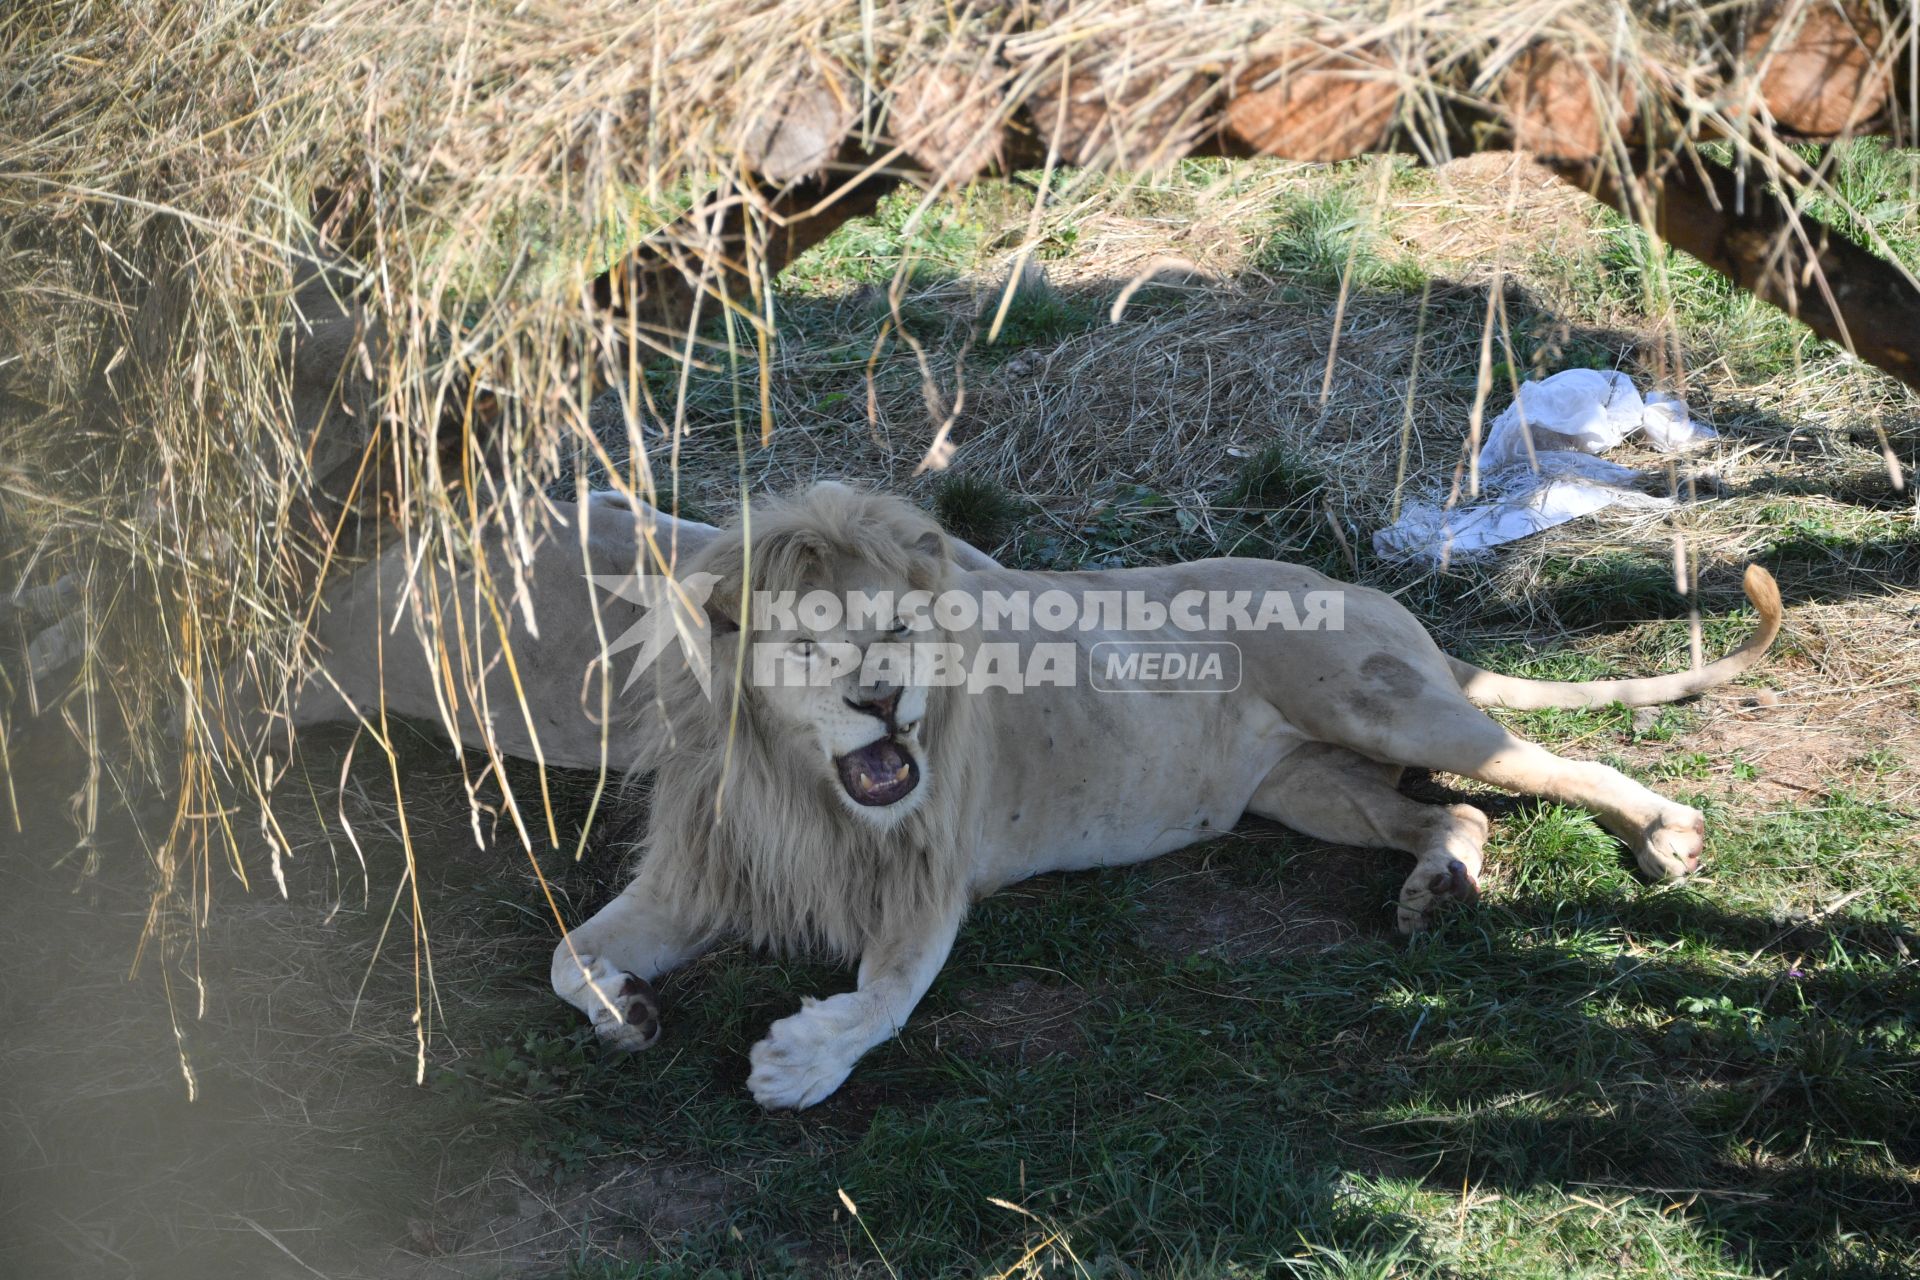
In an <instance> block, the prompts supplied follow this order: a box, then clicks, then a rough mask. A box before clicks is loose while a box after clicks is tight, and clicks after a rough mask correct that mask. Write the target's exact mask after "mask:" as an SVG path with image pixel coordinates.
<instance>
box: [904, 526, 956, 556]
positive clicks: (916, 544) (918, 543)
mask: <svg viewBox="0 0 1920 1280" xmlns="http://www.w3.org/2000/svg"><path fill="white" fill-rule="evenodd" d="M913 552H914V554H915V555H921V556H925V557H926V558H927V559H929V560H946V559H948V558H949V556H948V553H947V535H946V534H944V533H941V532H940V531H939V530H938V529H929V530H927V531H926V532H925V533H923V534H921V535H920V536H919V537H918V538H915V539H914V540H913Z"/></svg>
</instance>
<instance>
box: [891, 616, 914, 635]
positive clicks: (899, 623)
mask: <svg viewBox="0 0 1920 1280" xmlns="http://www.w3.org/2000/svg"><path fill="white" fill-rule="evenodd" d="M911 630H913V626H912V624H910V623H909V622H908V621H907V620H906V619H905V618H896V619H894V622H893V625H892V626H890V627H888V628H887V634H888V635H890V636H903V635H905V634H907V632H909V631H911Z"/></svg>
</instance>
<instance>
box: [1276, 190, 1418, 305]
mask: <svg viewBox="0 0 1920 1280" xmlns="http://www.w3.org/2000/svg"><path fill="white" fill-rule="evenodd" d="M1385 216H1386V214H1385V213H1384V212H1383V211H1371V212H1370V211H1369V209H1368V207H1367V205H1366V204H1365V203H1364V202H1363V201H1362V199H1361V197H1360V196H1358V195H1357V194H1355V192H1354V191H1353V190H1352V189H1351V188H1350V187H1337V186H1336V187H1328V188H1321V189H1318V190H1313V191H1308V192H1303V193H1300V194H1297V195H1292V196H1289V197H1288V198H1287V200H1286V201H1285V203H1284V204H1283V205H1282V206H1281V209H1280V217H1279V227H1278V229H1277V230H1275V231H1274V232H1273V234H1272V236H1271V237H1270V238H1269V239H1268V240H1267V242H1266V244H1265V245H1263V246H1262V247H1261V248H1260V249H1259V250H1258V251H1257V252H1256V253H1255V254H1254V256H1253V265H1254V267H1255V268H1257V269H1258V270H1261V271H1264V272H1266V273H1267V274H1269V275H1272V276H1275V277H1277V278H1280V279H1288V280H1297V281H1299V282H1300V283H1303V284H1307V285H1311V286H1313V287H1315V288H1320V289H1338V288H1339V287H1340V283H1341V281H1342V280H1343V279H1346V278H1348V272H1349V270H1351V285H1352V287H1353V288H1356V289H1381V290H1392V291H1398V292H1403V293H1417V292H1419V290H1420V287H1421V286H1422V285H1423V284H1424V283H1425V282H1426V280H1427V276H1426V273H1425V272H1424V271H1423V270H1422V269H1421V268H1420V266H1419V265H1418V264H1417V263H1416V262H1415V261H1414V260H1413V259H1412V258H1410V257H1408V256H1406V255H1404V254H1401V253H1399V252H1398V251H1396V250H1395V249H1394V248H1393V247H1392V246H1391V245H1390V244H1388V243H1387V241H1386V240H1385V238H1384V237H1383V236H1382V234H1381V231H1380V226H1379V222H1380V220H1381V219H1382V218H1384V217H1385Z"/></svg>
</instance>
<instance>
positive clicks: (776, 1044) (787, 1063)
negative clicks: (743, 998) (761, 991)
mask: <svg viewBox="0 0 1920 1280" xmlns="http://www.w3.org/2000/svg"><path fill="white" fill-rule="evenodd" d="M844 999H846V997H844V996H835V997H834V998H833V999H832V1000H812V999H807V1000H802V1001H801V1004H800V1012H798V1013H796V1014H794V1015H793V1016H792V1017H790V1018H782V1019H780V1021H778V1022H776V1023H774V1024H773V1025H772V1026H771V1027H769V1028H767V1038H766V1039H764V1040H762V1041H761V1042H760V1043H759V1044H756V1045H755V1046H753V1050H752V1053H751V1054H750V1055H749V1057H750V1058H751V1059H752V1062H753V1070H752V1071H751V1072H750V1073H748V1075H747V1089H748V1091H749V1092H751V1093H752V1094H753V1100H754V1101H755V1102H758V1103H759V1104H760V1105H761V1106H763V1107H765V1108H767V1109H768V1110H769V1111H783V1110H792V1111H798V1110H800V1109H801V1108H802V1107H810V1106H812V1105H813V1104H814V1103H816V1102H819V1101H820V1100H821V1099H823V1098H825V1097H826V1096H827V1095H829V1094H831V1093H832V1092H833V1091H834V1090H835V1089H838V1088H839V1087H840V1084H841V1082H842V1081H844V1080H845V1079H846V1078H847V1073H848V1072H850V1071H852V1070H853V1064H854V1063H855V1062H858V1061H859V1060H860V1055H861V1054H862V1053H863V1052H865V1051H866V1045H865V1044H864V1043H863V1041H862V1037H861V1036H860V1034H859V1027H858V1026H857V1025H855V1024H856V1023H857V1022H858V1019H857V1017H850V1016H849V1015H850V1014H851V1012H852V1011H851V1010H850V1009H849V1008H848V1007H847V1006H844V1005H840V1004H838V1003H837V1002H838V1001H841V1000H844Z"/></svg>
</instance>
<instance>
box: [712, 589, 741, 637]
mask: <svg viewBox="0 0 1920 1280" xmlns="http://www.w3.org/2000/svg"><path fill="white" fill-rule="evenodd" d="M737 602H738V597H733V598H728V597H724V596H722V595H721V594H720V593H719V592H718V591H716V592H714V593H713V594H712V595H710V596H708V597H707V603H706V604H705V605H704V606H703V607H704V608H705V609H706V611H707V622H708V624H709V625H710V626H712V627H713V634H715V635H717V636H727V635H732V634H733V633H734V632H736V631H738V630H739V629H740V619H738V618H736V617H734V616H733V615H734V612H735V606H736V604H737Z"/></svg>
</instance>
